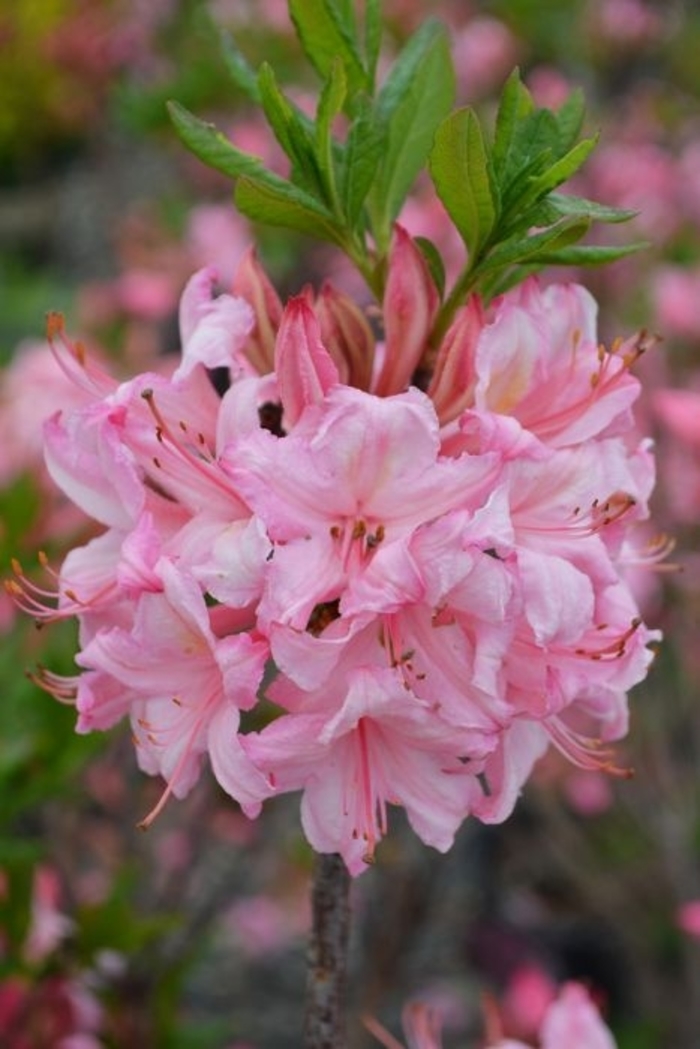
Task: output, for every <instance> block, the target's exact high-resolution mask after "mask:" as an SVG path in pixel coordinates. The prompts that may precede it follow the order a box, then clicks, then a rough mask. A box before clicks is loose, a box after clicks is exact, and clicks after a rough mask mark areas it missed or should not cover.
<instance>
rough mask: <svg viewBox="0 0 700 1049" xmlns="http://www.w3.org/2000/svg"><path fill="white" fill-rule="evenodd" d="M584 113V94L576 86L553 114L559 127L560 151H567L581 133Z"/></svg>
mask: <svg viewBox="0 0 700 1049" xmlns="http://www.w3.org/2000/svg"><path fill="white" fill-rule="evenodd" d="M585 113H586V99H585V96H584V94H583V91H582V90H581V88H576V89H575V90H574V91H572V92H571V94H570V95H569V97H568V98H567V100H566V102H564V104H563V105H562V106H561V107H560V108H559V109H558V110H557V112H556V114H555V119H556V122H557V128H558V129H559V148H560V150H561V152H562V153H566V152H568V150H570V149H571V147H572V146H573V144H574V142H575V141H576V139H577V138H578V136H579V135H580V134H581V128H582V127H583V118H584V116H585Z"/></svg>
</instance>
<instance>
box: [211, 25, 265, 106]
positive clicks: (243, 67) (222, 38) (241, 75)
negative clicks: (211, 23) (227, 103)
mask: <svg viewBox="0 0 700 1049" xmlns="http://www.w3.org/2000/svg"><path fill="white" fill-rule="evenodd" d="M219 44H220V47H221V54H222V56H223V59H224V64H225V66H226V70H227V72H228V75H229V76H230V77H231V79H232V80H233V82H234V84H235V85H236V86H237V87H238V88H240V90H241V91H242V92H243V94H244V95H246V96H247V97H248V98H249V99H250V100H251V102H254V103H255V104H256V105H260V89H259V88H258V78H257V76H256V74H255V70H254V69H252V68H251V66H250V65H249V64H248V62H247V61H246V59H245V58H244V56H243V55H242V54H241V52H240V51H239V50H238V48H237V47H236V45H235V43H234V41H233V38H232V36H231V35H230V33H227V32H225V31H224V30H221V31H220V32H219Z"/></svg>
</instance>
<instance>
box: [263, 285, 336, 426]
mask: <svg viewBox="0 0 700 1049" xmlns="http://www.w3.org/2000/svg"><path fill="white" fill-rule="evenodd" d="M275 371H276V373H277V381H278V384H279V390H280V396H281V399H282V404H283V405H284V414H285V420H286V422H287V425H293V424H294V423H295V422H296V421H297V419H298V418H299V416H300V415H301V413H302V412H303V411H304V408H306V407H307V406H308V405H310V404H316V403H317V402H319V401H321V400H322V399H323V396H324V394H325V393H326V392H327V391H328V390H329V389H330V387H331V386H334V385H335V384H336V383H337V382H338V381H339V377H338V369H337V368H336V366H335V364H334V363H333V360H332V359H331V356H330V354H329V353H328V350H327V349H326V348H325V346H324V345H323V343H322V342H321V333H320V328H319V323H318V320H317V319H316V314H315V313H314V311H313V309H312V307H311V306H310V305H309V303H308V300H307V297H306V295H305V294H302V295H297V296H296V297H295V298H293V299H290V300H289V302H288V303H287V305H286V306H285V309H284V313H283V314H282V323H281V324H280V329H279V332H278V333H277V341H276V342H275Z"/></svg>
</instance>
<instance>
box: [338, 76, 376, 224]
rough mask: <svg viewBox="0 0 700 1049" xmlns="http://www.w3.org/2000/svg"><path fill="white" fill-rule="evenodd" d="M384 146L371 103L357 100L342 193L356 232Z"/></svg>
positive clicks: (350, 221) (347, 151)
mask: <svg viewBox="0 0 700 1049" xmlns="http://www.w3.org/2000/svg"><path fill="white" fill-rule="evenodd" d="M383 145H384V135H383V133H382V128H381V127H380V125H379V123H378V122H377V118H376V115H375V113H374V110H373V108H372V105H371V102H370V101H369V99H368V98H366V97H365V96H362V95H361V96H358V106H357V112H356V115H355V119H354V120H353V122H352V124H351V126H350V131H349V132H348V137H347V142H346V145H345V157H344V163H343V168H342V177H341V189H340V192H341V196H342V206H343V210H344V212H345V214H346V215H347V218H348V222H349V223H350V225H351V226H352V227H353V228H354V227H355V226H356V225H357V222H358V219H359V217H360V213H361V211H362V205H363V204H364V202H365V200H366V198H367V194H368V193H369V191H370V187H371V185H372V182H373V180H374V175H375V172H376V170H377V166H378V164H379V160H380V157H381V154H382V148H383Z"/></svg>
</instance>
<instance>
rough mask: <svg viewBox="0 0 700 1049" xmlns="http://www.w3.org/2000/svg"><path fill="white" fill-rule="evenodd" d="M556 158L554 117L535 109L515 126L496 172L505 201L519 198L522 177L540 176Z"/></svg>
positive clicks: (556, 131) (556, 138)
mask: <svg viewBox="0 0 700 1049" xmlns="http://www.w3.org/2000/svg"><path fill="white" fill-rule="evenodd" d="M558 156H559V132H558V130H557V125H556V120H555V118H554V114H553V113H550V112H549V110H547V109H536V110H534V111H533V112H532V113H530V114H529V115H528V116H526V117H525V118H524V119H523V120H522V121H520V123H519V124H518V125H517V126H516V129H515V131H514V135H513V140H512V142H511V146H510V149H509V151H508V156H507V158H506V161H505V163H504V164H503V166H502V167H501V169H500V170H497V171H496V178H497V180H498V187H499V189H500V190H501V192H502V195H503V198H504V201H505V199H506V197H514V196H518V195H519V190H520V187H521V186H522V181H523V177H524V175H525V173H526V172H527V175H540V174H542V172H543V171H545V170H546V168H547V167H549V166H550V165H551V164H552V162H553V161H555V160H556V159H557V158H558Z"/></svg>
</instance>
